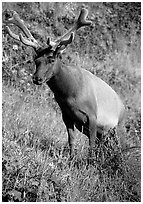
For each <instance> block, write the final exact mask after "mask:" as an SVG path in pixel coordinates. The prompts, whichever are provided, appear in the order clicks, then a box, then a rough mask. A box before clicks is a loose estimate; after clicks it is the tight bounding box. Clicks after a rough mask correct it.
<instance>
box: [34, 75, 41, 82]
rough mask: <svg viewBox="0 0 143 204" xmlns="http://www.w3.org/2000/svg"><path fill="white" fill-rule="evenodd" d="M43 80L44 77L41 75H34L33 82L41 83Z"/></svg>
mask: <svg viewBox="0 0 143 204" xmlns="http://www.w3.org/2000/svg"><path fill="white" fill-rule="evenodd" d="M41 82H42V79H41V78H40V77H36V76H33V83H34V84H40V83H41Z"/></svg>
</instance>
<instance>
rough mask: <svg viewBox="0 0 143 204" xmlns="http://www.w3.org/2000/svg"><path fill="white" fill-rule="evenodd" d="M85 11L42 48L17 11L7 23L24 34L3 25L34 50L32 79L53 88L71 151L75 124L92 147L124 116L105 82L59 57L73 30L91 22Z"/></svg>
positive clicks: (120, 102) (116, 98)
mask: <svg viewBox="0 0 143 204" xmlns="http://www.w3.org/2000/svg"><path fill="white" fill-rule="evenodd" d="M87 13H88V12H87V10H86V9H84V8H83V9H82V10H81V13H80V15H79V17H78V20H77V21H76V23H75V24H74V26H73V27H72V28H71V30H69V31H68V32H67V33H66V34H64V35H63V36H62V37H60V39H58V40H56V41H55V42H52V41H50V38H48V41H47V45H46V47H45V48H42V46H41V45H40V44H39V43H38V42H37V41H36V40H35V39H34V37H33V36H32V35H31V33H30V32H29V30H28V29H27V27H26V26H25V24H24V22H23V21H22V20H21V19H20V18H19V16H18V14H17V13H16V12H14V13H13V17H12V18H10V19H9V20H8V21H7V22H6V24H15V25H16V26H18V27H19V28H20V29H21V30H22V31H23V32H24V34H25V36H26V37H23V36H22V35H21V34H20V35H19V36H18V35H15V34H14V33H13V32H12V31H11V30H10V28H9V27H8V26H6V29H7V32H8V33H9V35H10V36H11V37H13V38H14V39H16V40H19V41H21V42H22V43H24V44H25V45H27V46H31V47H33V48H34V49H35V52H36V58H35V59H34V61H35V65H36V71H35V73H34V75H33V82H34V83H35V84H37V85H41V84H42V83H44V82H45V83H47V85H48V86H49V87H50V89H51V90H52V91H53V93H54V95H55V99H56V101H57V103H58V104H59V106H60V109H61V112H62V118H63V121H64V123H65V126H66V128H67V132H68V143H69V147H70V153H71V151H72V144H73V140H74V128H75V127H76V128H77V129H78V130H79V131H80V132H82V133H83V134H85V135H86V136H87V137H88V138H89V145H90V147H91V150H93V149H94V147H95V144H96V140H97V138H100V136H101V135H102V133H103V132H104V130H108V129H111V128H115V127H116V126H117V125H118V124H119V122H121V121H122V119H123V115H124V105H123V103H122V101H121V100H120V98H119V96H118V95H117V93H116V92H115V91H114V90H113V89H112V88H111V87H110V86H109V85H108V84H107V83H105V82H104V81H103V80H101V79H100V78H98V77H97V76H95V75H93V74H92V73H90V72H89V71H86V70H85V69H81V68H78V67H71V66H66V65H64V64H63V63H62V62H61V59H60V57H59V56H60V54H61V53H62V51H63V50H64V49H65V48H66V46H67V45H68V44H70V43H71V42H72V40H73V39H74V34H75V32H76V31H77V30H78V29H79V28H80V27H82V26H88V25H90V24H91V22H90V21H87V20H86V16H87Z"/></svg>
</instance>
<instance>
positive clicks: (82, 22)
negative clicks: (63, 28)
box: [56, 8, 92, 43]
mask: <svg viewBox="0 0 143 204" xmlns="http://www.w3.org/2000/svg"><path fill="white" fill-rule="evenodd" d="M87 15H88V10H87V9H85V8H82V9H81V12H80V15H79V17H78V19H77V21H76V22H75V24H74V26H73V27H72V28H71V29H70V30H69V31H68V32H67V33H65V34H64V35H63V36H62V37H60V38H59V39H58V40H57V41H56V43H59V42H61V41H62V40H64V39H66V38H67V37H69V35H70V34H71V33H72V32H73V33H74V34H75V32H76V31H77V30H78V29H79V28H81V27H83V26H89V25H91V23H92V22H91V21H88V20H86V17H87Z"/></svg>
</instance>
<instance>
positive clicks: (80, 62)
mask: <svg viewBox="0 0 143 204" xmlns="http://www.w3.org/2000/svg"><path fill="white" fill-rule="evenodd" d="M82 6H83V3H66V2H65V3H61V2H60V3H55V2H54V3H38V2H37V3H30V2H29V3H22V2H21V3H18V2H17V3H3V8H2V9H3V20H4V19H5V18H8V17H9V16H10V15H11V10H16V11H17V12H18V13H19V15H20V17H21V18H22V19H23V20H24V21H25V22H26V23H27V24H28V25H29V29H31V32H32V34H33V35H34V37H35V38H36V39H37V40H40V41H41V42H44V41H45V40H46V39H47V33H48V35H50V36H51V37H52V38H55V39H56V38H57V37H59V36H60V35H61V34H63V33H64V32H65V31H66V30H68V29H69V28H70V27H71V26H72V24H73V22H74V20H75V18H76V16H77V15H78V13H79V11H80V9H81V7H82ZM84 6H85V7H87V8H88V10H89V19H90V20H92V21H93V25H94V26H91V27H89V28H85V29H82V30H81V31H78V32H77V34H76V36H75V40H74V42H73V43H72V44H71V45H70V46H69V47H68V48H67V50H66V52H65V53H64V54H63V56H62V60H63V62H64V63H67V64H68V65H72V66H73V65H74V66H79V67H81V68H83V69H87V70H89V71H91V72H92V73H93V74H95V75H97V76H98V77H100V78H102V79H103V80H104V81H106V82H107V83H108V84H109V85H110V86H111V87H112V88H113V89H114V90H115V91H116V92H117V93H118V94H119V95H120V97H121V99H122V100H123V103H124V105H125V107H126V114H125V118H124V124H123V125H122V126H120V127H119V128H118V137H119V139H120V143H121V147H120V148H119V147H118V146H117V145H116V142H115V141H114V139H113V137H112V134H111V133H108V132H107V133H105V135H104V140H103V141H102V142H101V143H99V144H97V154H96V155H97V157H96V161H94V162H93V164H92V165H88V162H87V160H88V138H87V137H86V136H84V135H82V134H81V133H79V132H78V130H77V131H76V132H75V144H74V152H75V156H74V158H73V159H72V161H70V162H69V154H68V150H67V144H66V143H67V132H66V128H65V126H64V124H63V122H62V119H61V112H60V109H59V107H58V105H57V103H56V101H55V99H54V95H53V93H52V92H51V91H50V89H49V87H48V86H47V85H46V84H43V85H42V86H36V85H34V84H33V83H32V74H33V73H34V63H33V61H32V56H33V50H32V49H31V48H29V47H26V46H24V45H23V44H21V43H19V42H16V41H15V40H13V39H11V38H10V37H9V36H8V35H7V34H6V33H5V30H4V27H3V42H2V43H3V58H2V83H3V84H2V183H3V184H2V199H3V202H7V201H9V202H15V201H19V202H24V201H25V202H32V201H33V202H140V201H141V149H140V147H141V73H140V70H141V33H140V24H141V22H140V21H141V19H140V17H141V5H140V3H138V2H137V3H84ZM11 28H12V27H11ZM13 31H15V32H18V29H17V28H15V29H14V30H13Z"/></svg>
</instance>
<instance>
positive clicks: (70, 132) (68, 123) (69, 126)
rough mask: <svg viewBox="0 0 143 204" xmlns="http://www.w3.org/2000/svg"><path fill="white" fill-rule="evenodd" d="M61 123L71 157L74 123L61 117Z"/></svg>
mask: <svg viewBox="0 0 143 204" xmlns="http://www.w3.org/2000/svg"><path fill="white" fill-rule="evenodd" d="M63 121H64V123H65V125H66V128H67V133H68V145H69V150H70V157H71V156H72V155H73V141H74V123H73V122H72V121H71V120H69V119H67V117H65V116H64V115H63Z"/></svg>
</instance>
